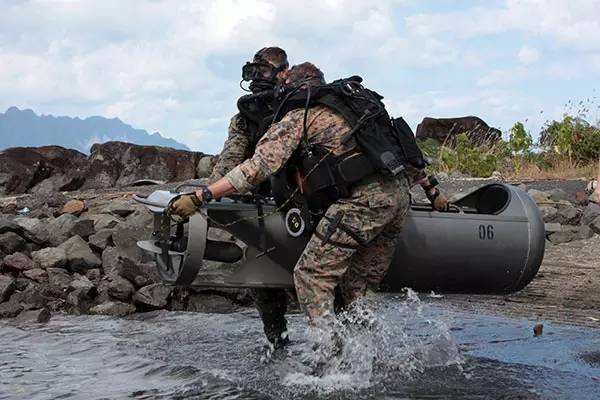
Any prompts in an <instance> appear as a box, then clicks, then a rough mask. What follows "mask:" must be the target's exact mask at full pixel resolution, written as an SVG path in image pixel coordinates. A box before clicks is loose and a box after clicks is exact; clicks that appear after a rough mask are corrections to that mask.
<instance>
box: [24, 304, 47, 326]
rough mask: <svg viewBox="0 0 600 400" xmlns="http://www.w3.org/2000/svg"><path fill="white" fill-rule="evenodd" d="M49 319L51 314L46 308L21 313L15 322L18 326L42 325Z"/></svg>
mask: <svg viewBox="0 0 600 400" xmlns="http://www.w3.org/2000/svg"><path fill="white" fill-rule="evenodd" d="M51 317H52V314H51V313H50V310H49V309H47V308H42V309H40V310H29V311H23V312H22V313H20V314H19V315H18V316H17V318H16V319H15V322H16V323H18V324H31V323H37V324H43V323H46V322H48V321H50V318H51Z"/></svg>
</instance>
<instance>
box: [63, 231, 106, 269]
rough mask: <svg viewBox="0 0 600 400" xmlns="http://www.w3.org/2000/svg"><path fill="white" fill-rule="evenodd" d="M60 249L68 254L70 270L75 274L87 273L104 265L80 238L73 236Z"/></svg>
mask: <svg viewBox="0 0 600 400" xmlns="http://www.w3.org/2000/svg"><path fill="white" fill-rule="evenodd" d="M59 248H61V249H63V250H64V251H65V252H66V253H67V259H68V263H69V268H70V269H71V271H73V272H81V271H86V270H88V269H90V268H98V267H100V266H101V265H102V260H100V258H99V257H98V256H97V255H96V254H94V252H93V251H92V249H90V246H89V245H88V244H87V242H86V241H85V240H83V239H82V238H81V237H80V236H73V237H72V238H70V239H69V240H67V241H66V242H64V243H63V244H61V245H60V246H59Z"/></svg>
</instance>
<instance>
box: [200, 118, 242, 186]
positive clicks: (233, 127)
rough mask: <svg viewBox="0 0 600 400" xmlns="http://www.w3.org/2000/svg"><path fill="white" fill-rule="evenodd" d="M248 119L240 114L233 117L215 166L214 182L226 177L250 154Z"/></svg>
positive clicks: (211, 176) (211, 177) (213, 172)
mask: <svg viewBox="0 0 600 400" xmlns="http://www.w3.org/2000/svg"><path fill="white" fill-rule="evenodd" d="M246 128H247V126H246V121H245V120H244V118H243V117H242V116H241V115H240V114H236V115H234V116H233V118H231V122H230V123H229V129H228V135H227V140H226V141H225V144H224V145H223V150H222V151H221V155H220V156H219V159H218V160H217V163H216V164H215V166H214V167H213V170H212V173H211V175H210V178H209V182H211V183H213V182H215V181H217V180H218V179H220V178H222V177H224V176H225V175H226V174H227V173H228V172H229V171H231V170H232V169H233V168H234V167H235V166H237V165H239V164H241V163H242V162H243V161H244V160H245V159H246V157H247V155H248V148H249V147H250V139H249V137H248V135H247V134H246V132H245V130H246Z"/></svg>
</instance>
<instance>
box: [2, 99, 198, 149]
mask: <svg viewBox="0 0 600 400" xmlns="http://www.w3.org/2000/svg"><path fill="white" fill-rule="evenodd" d="M109 141H122V142H129V143H136V144H141V145H153V146H165V147H172V148H174V149H181V150H189V148H188V147H187V146H186V145H184V144H182V143H179V142H177V141H175V140H173V139H169V138H165V137H163V136H161V135H160V133H158V132H155V133H152V134H150V133H148V132H147V131H145V130H143V129H135V128H133V127H131V126H130V125H127V124H126V123H124V122H123V121H121V120H120V119H118V118H112V119H109V118H104V117H89V118H85V119H80V118H71V117H55V116H52V115H37V114H36V113H34V112H33V111H32V110H29V109H27V110H19V109H18V108H17V107H10V108H9V109H8V110H6V112H5V113H0V149H6V148H9V147H37V146H45V145H58V146H62V147H66V148H69V149H76V150H79V151H82V152H84V153H89V151H90V147H91V146H92V145H93V144H94V143H104V142H109Z"/></svg>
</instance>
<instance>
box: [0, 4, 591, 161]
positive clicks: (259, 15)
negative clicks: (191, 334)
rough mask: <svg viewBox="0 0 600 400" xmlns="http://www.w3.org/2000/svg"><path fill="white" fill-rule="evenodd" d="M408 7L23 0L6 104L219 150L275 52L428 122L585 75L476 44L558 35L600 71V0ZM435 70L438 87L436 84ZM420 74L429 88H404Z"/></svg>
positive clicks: (2, 76)
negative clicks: (254, 69) (524, 86)
mask: <svg viewBox="0 0 600 400" xmlns="http://www.w3.org/2000/svg"><path fill="white" fill-rule="evenodd" d="M409 2H411V3H414V4H415V5H418V4H419V3H418V2H414V0H400V1H377V2H374V1H371V0H354V1H350V0H307V1H304V2H301V3H298V2H292V1H288V0H280V1H275V0H206V1H202V2H196V1H193V0H181V1H177V2H174V1H160V0H157V1H150V0H129V1H118V0H103V1H96V2H91V1H83V0H81V1H77V0H73V1H50V0H31V1H12V2H9V3H8V4H4V5H3V7H2V13H0V27H2V28H0V60H1V62H0V94H1V95H0V106H3V107H4V106H6V107H7V106H10V105H17V106H21V107H31V108H33V109H34V110H36V111H38V112H41V113H53V114H58V115H65V114H66V115H73V116H76V115H78V116H82V117H85V116H89V115H93V114H103V115H107V116H111V117H112V116H115V117H119V118H121V119H122V120H124V121H126V122H127V123H129V124H131V125H133V126H135V127H140V128H144V129H147V130H148V131H150V132H153V131H156V130H158V131H160V132H161V133H162V134H163V135H165V136H170V137H174V138H176V139H178V140H180V141H183V142H184V143H186V144H187V145H188V146H190V147H192V148H196V149H200V150H204V151H212V152H214V151H218V150H220V148H221V145H222V142H223V140H224V138H225V135H226V129H227V125H228V122H229V118H230V117H231V115H232V114H233V113H234V112H235V99H236V98H237V97H238V96H239V95H240V94H241V92H240V89H239V87H238V83H239V71H240V66H241V64H242V63H243V62H244V61H245V60H247V59H249V58H250V57H251V56H252V54H253V53H254V51H255V50H257V49H259V48H261V47H263V46H266V45H279V46H282V47H284V48H285V49H286V50H287V51H288V54H289V56H290V61H291V62H292V63H297V62H302V61H306V60H311V61H313V62H315V63H316V64H317V65H319V66H321V67H322V68H323V69H324V72H325V75H326V77H327V78H328V79H335V78H338V77H339V76H347V75H350V74H354V73H362V71H361V70H357V69H358V68H357V66H359V67H360V68H362V69H366V70H368V75H367V76H365V78H367V79H368V80H371V81H372V80H377V82H378V85H380V87H381V91H382V94H384V95H386V100H387V101H388V104H389V105H390V107H391V108H392V110H393V111H394V112H395V113H396V115H406V116H407V118H408V119H410V120H411V121H413V122H415V123H418V122H419V121H420V120H421V118H422V117H424V116H426V115H436V114H437V115H440V116H456V115H466V114H474V113H475V114H476V113H483V114H486V115H487V114H488V113H489V115H490V118H492V119H495V118H497V119H495V120H494V121H500V120H506V119H508V118H513V117H514V116H517V115H519V110H516V111H515V110H512V111H511V109H513V108H515V107H517V108H518V107H521V105H522V104H525V105H527V104H528V99H521V100H520V101H513V102H510V101H508V100H507V99H510V98H518V97H519V96H518V94H517V95H515V94H512V97H511V95H509V94H506V93H504V92H503V94H502V95H500V94H498V93H493V94H488V96H483V95H482V94H481V93H480V91H482V90H490V89H488V88H495V89H497V90H498V88H502V87H503V86H505V85H506V84H508V83H512V82H516V81H524V80H525V78H527V77H529V76H530V75H534V74H536V72H538V71H537V70H536V71H534V70H533V69H534V68H538V69H539V71H541V72H542V73H543V74H549V75H551V76H559V77H561V76H562V77H563V78H564V77H565V76H566V75H565V70H566V69H568V68H571V69H572V70H579V68H578V66H577V64H576V63H572V65H571V66H570V67H569V62H570V61H572V60H571V59H568V60H565V62H564V63H561V62H559V60H553V61H552V62H542V61H544V57H546V48H544V52H543V53H542V52H540V51H539V50H538V49H537V48H532V47H528V46H523V47H522V48H521V49H512V50H510V51H511V53H509V55H512V58H514V61H515V62H516V61H517V59H516V58H515V57H514V55H515V54H518V59H519V60H520V61H521V63H522V64H523V65H521V66H519V65H505V64H497V62H498V58H500V57H501V56H499V55H498V53H497V52H496V51H497V49H491V48H486V49H485V50H480V49H477V48H475V47H472V46H469V45H468V40H466V39H464V38H471V37H476V36H481V35H488V34H500V33H502V32H517V33H520V34H522V35H523V36H525V37H523V38H522V41H521V43H535V39H537V38H539V37H543V38H550V39H552V40H554V41H555V42H557V43H559V44H560V45H561V46H563V45H564V46H565V47H568V48H569V49H575V50H577V49H579V50H577V51H583V52H586V51H592V52H593V54H596V55H595V56H594V55H589V56H586V58H585V60H586V61H585V62H586V63H587V64H589V67H591V66H592V65H595V66H596V68H599V67H600V59H598V57H599V56H598V54H600V53H599V52H598V50H600V27H599V25H598V24H599V18H598V17H597V12H596V9H597V8H598V7H600V0H586V1H578V2H567V1H560V0H549V1H541V0H539V1H535V0H522V1H517V0H508V1H506V2H505V3H503V5H502V6H498V5H493V6H487V7H481V6H480V7H475V8H471V9H467V10H463V11H456V12H449V13H437V14H432V13H429V14H418V15H405V14H406V13H405V12H404V10H406V9H405V8H403V6H404V4H405V3H409ZM496 4H497V3H496ZM403 28H404V29H403ZM575 50H573V51H575ZM582 59H583V58H582ZM578 62H580V61H579V59H578ZM452 67H454V68H455V69H454V71H455V72H454V73H455V74H457V78H462V79H463V81H464V83H463V84H462V85H463V87H460V89H455V92H456V93H453V92H452V91H451V90H449V89H448V88H447V85H446V83H445V82H446V81H447V82H450V81H452V80H454V79H455V78H456V77H455V76H451V74H452V72H447V73H446V75H444V71H446V70H449V71H451V70H452V69H451V68H452ZM471 68H473V69H476V72H471V70H470V69H471ZM457 70H458V72H456V71H457ZM409 71H412V73H413V74H412V75H409ZM414 71H418V72H416V73H415V72H414ZM417 73H420V74H421V75H417ZM582 73H583V72H582ZM371 74H372V75H371ZM429 74H431V75H432V76H433V75H436V74H437V75H436V76H437V77H438V80H437V81H434V80H433V79H431V81H432V83H429V81H430V75H429ZM461 74H462V75H461ZM415 76H417V78H418V79H419V80H420V81H421V82H420V84H419V85H412V86H411V87H412V89H409V88H404V86H403V83H405V82H409V81H410V80H411V79H414V78H415ZM440 76H443V77H444V78H445V79H439V78H440ZM383 77H389V79H384V78H383ZM440 82H441V83H440ZM438 86H439V87H441V89H440V88H438ZM494 99H495V100H494ZM484 106H485V107H487V108H484ZM523 107H527V106H523ZM507 110H508V111H510V112H508V111H507ZM503 112H505V113H506V114H505V115H504V116H502V113H503ZM486 115H482V117H486ZM484 119H485V118H484ZM494 121H492V122H494Z"/></svg>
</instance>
